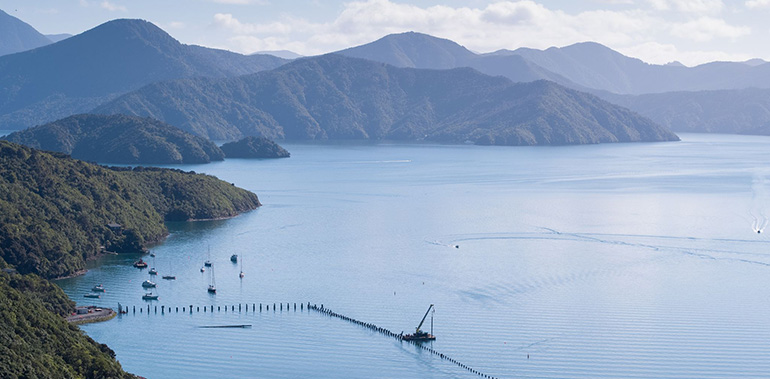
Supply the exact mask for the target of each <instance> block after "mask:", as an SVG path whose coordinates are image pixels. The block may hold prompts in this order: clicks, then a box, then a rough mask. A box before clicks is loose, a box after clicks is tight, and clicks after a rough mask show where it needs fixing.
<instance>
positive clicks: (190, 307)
mask: <svg viewBox="0 0 770 379" xmlns="http://www.w3.org/2000/svg"><path fill="white" fill-rule="evenodd" d="M190 313H192V304H190Z"/></svg>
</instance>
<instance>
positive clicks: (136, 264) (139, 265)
mask: <svg viewBox="0 0 770 379" xmlns="http://www.w3.org/2000/svg"><path fill="white" fill-rule="evenodd" d="M134 267H136V268H147V262H145V261H144V260H142V258H139V260H138V261H136V262H134Z"/></svg>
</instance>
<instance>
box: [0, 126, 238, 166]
mask: <svg viewBox="0 0 770 379" xmlns="http://www.w3.org/2000/svg"><path fill="white" fill-rule="evenodd" d="M2 139H5V140H8V141H11V142H14V143H19V144H22V145H25V146H29V147H32V148H35V149H42V150H48V151H58V152H62V153H65V154H69V155H71V156H72V157H73V158H77V159H83V160H87V161H92V162H103V163H123V164H142V163H144V164H147V163H152V164H178V163H208V162H211V161H212V160H213V161H221V160H222V159H224V153H223V152H222V150H220V149H219V147H217V146H216V145H215V144H214V143H213V142H211V141H209V140H207V139H205V138H202V137H198V136H194V135H192V134H190V133H187V132H184V131H182V130H180V129H178V128H176V127H173V126H171V125H169V124H166V123H163V122H160V121H158V120H153V119H150V118H141V117H135V116H125V115H111V116H106V115H93V114H81V115H76V116H70V117H67V118H65V119H62V120H58V121H54V122H52V123H49V124H45V125H40V126H36V127H34V128H30V129H26V130H22V131H19V132H15V133H12V134H10V135H7V136H5V137H2Z"/></svg>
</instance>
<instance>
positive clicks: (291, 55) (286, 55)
mask: <svg viewBox="0 0 770 379" xmlns="http://www.w3.org/2000/svg"><path fill="white" fill-rule="evenodd" d="M257 54H264V55H272V56H274V57H278V58H283V59H297V58H302V57H304V55H300V54H297V53H295V52H293V51H289V50H265V51H257V52H255V53H252V54H250V55H257Z"/></svg>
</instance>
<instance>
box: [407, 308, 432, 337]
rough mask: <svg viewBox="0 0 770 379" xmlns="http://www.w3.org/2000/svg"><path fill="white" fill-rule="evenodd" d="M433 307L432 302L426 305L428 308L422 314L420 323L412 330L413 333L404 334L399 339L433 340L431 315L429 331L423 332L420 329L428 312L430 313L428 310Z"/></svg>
mask: <svg viewBox="0 0 770 379" xmlns="http://www.w3.org/2000/svg"><path fill="white" fill-rule="evenodd" d="M431 309H433V304H431V305H430V306H429V307H428V310H427V311H426V312H425V316H422V321H420V325H417V328H415V330H414V334H405V335H404V336H403V337H401V339H403V340H405V341H417V342H422V341H435V340H436V336H434V335H433V315H431V316H430V333H427V332H423V331H422V330H420V328H422V324H423V323H425V319H426V318H428V313H430V310H431Z"/></svg>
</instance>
